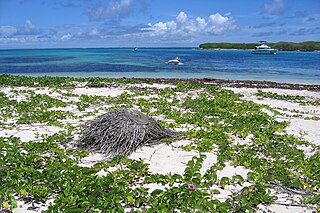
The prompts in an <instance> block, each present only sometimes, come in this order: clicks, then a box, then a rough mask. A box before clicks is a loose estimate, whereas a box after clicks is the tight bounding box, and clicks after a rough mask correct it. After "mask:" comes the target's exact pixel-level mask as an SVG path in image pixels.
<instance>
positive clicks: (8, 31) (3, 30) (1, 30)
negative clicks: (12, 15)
mask: <svg viewBox="0 0 320 213" xmlns="http://www.w3.org/2000/svg"><path fill="white" fill-rule="evenodd" d="M17 31H18V29H17V28H16V27H13V26H0V36H10V35H13V34H15V33H17Z"/></svg>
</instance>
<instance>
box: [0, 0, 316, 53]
mask: <svg viewBox="0 0 320 213" xmlns="http://www.w3.org/2000/svg"><path fill="white" fill-rule="evenodd" d="M259 40H267V41H269V42H276V41H308V40H315V41H320V0H47V1H44V0H0V48H54V47H132V46H140V47H142V46H144V47H165V46H168V47H169V46H175V47H179V46H184V47H188V46H193V47H196V46H198V45H199V44H200V43H204V42H257V41H259Z"/></svg>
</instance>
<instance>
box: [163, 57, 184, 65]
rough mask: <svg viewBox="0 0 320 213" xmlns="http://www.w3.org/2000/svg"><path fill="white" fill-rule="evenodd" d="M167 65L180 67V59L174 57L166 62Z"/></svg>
mask: <svg viewBox="0 0 320 213" xmlns="http://www.w3.org/2000/svg"><path fill="white" fill-rule="evenodd" d="M166 63H167V64H178V65H182V64H183V63H181V59H180V58H179V57H178V56H176V57H174V58H173V59H171V60H169V61H167V62H166Z"/></svg>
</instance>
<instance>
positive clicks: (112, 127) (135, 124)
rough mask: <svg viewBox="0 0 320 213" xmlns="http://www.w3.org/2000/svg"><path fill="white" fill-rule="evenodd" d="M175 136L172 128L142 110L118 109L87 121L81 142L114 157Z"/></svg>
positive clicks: (82, 145) (89, 147)
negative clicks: (162, 124) (169, 128)
mask: <svg viewBox="0 0 320 213" xmlns="http://www.w3.org/2000/svg"><path fill="white" fill-rule="evenodd" d="M173 136H174V133H173V132H172V131H170V130H167V129H164V128H163V127H161V126H160V125H159V124H158V123H157V122H156V121H155V120H154V119H152V118H150V117H147V116H146V115H144V114H142V113H141V112H139V111H136V110H131V109H118V110H111V111H108V112H107V113H105V114H103V115H100V116H98V117H97V118H95V119H94V120H92V121H88V122H86V123H85V126H84V131H83V133H82V136H81V137H80V139H79V145H80V146H81V147H84V148H88V149H93V150H98V151H101V152H102V153H105V154H107V155H110V156H116V155H120V154H124V155H129V154H131V153H132V152H134V151H135V150H136V149H138V148H140V147H142V146H144V145H153V144H158V143H160V142H161V141H162V139H163V138H168V137H173Z"/></svg>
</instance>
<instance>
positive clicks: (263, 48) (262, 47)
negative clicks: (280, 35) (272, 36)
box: [251, 41, 278, 55]
mask: <svg viewBox="0 0 320 213" xmlns="http://www.w3.org/2000/svg"><path fill="white" fill-rule="evenodd" d="M251 53H252V54H274V55H275V54H277V53H278V49H273V48H271V47H269V46H268V45H267V42H266V41H259V46H256V48H255V49H254V50H252V52H251Z"/></svg>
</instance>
